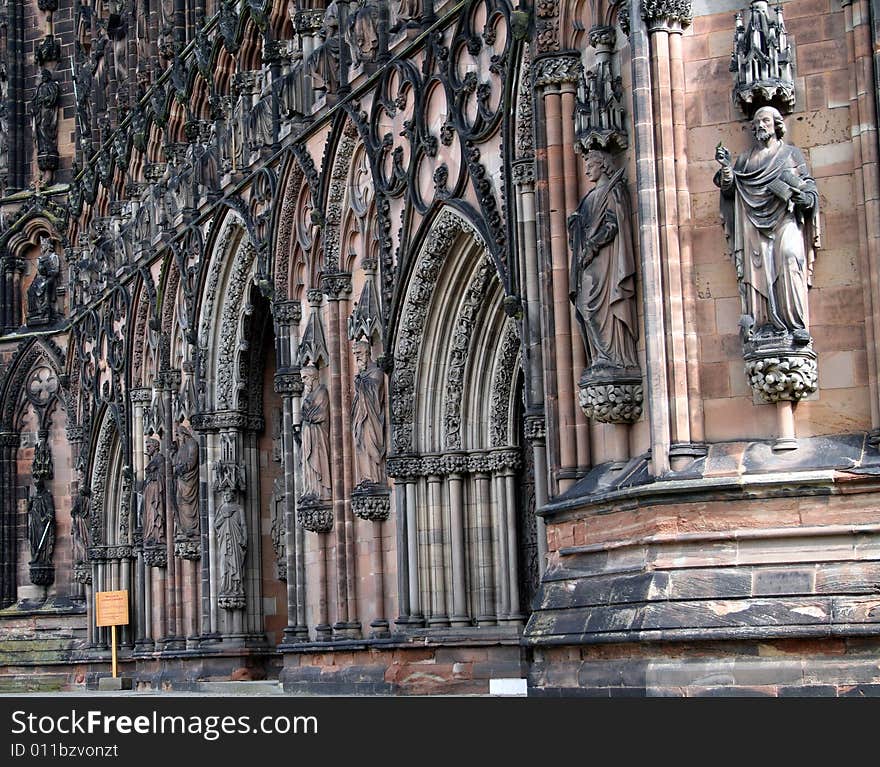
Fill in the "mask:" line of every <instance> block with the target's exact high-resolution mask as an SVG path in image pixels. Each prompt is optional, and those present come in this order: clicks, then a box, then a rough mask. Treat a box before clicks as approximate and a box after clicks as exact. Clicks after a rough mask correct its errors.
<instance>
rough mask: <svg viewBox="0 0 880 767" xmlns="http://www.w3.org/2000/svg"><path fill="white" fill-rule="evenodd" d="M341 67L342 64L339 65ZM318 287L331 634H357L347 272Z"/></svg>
mask: <svg viewBox="0 0 880 767" xmlns="http://www.w3.org/2000/svg"><path fill="white" fill-rule="evenodd" d="M343 70H344V67H343ZM321 287H322V290H323V291H324V294H325V295H326V296H327V301H328V303H329V306H328V318H329V333H328V335H329V338H328V339H327V340H328V342H329V349H328V351H329V352H330V386H329V387H328V388H329V390H330V414H331V419H330V424H331V427H330V444H331V445H332V449H331V460H332V464H333V466H332V471H331V474H332V476H333V509H334V513H333V517H334V520H335V523H334V527H335V530H334V533H335V539H336V610H337V622H336V623H335V624H334V625H333V631H334V634H336V635H338V636H342V637H345V638H355V637H358V636H360V632H361V624H360V621H358V620H357V618H356V616H355V614H354V612H353V610H354V608H355V604H354V602H355V599H354V596H355V595H354V561H353V548H352V545H353V541H351V538H352V537H353V535H354V523H353V521H352V518H351V517H352V515H351V504H350V501H349V500H348V498H349V497H350V495H351V485H352V482H351V454H350V450H351V438H350V437H351V435H350V429H349V428H348V427H346V426H344V425H343V423H344V421H346V420H347V415H345V416H344V415H343V414H347V413H348V412H350V410H351V404H350V401H349V406H348V408H347V409H346V408H345V403H346V401H348V400H349V399H350V398H349V397H348V396H347V395H346V393H345V390H346V389H348V386H347V385H345V386H343V381H346V382H347V381H348V380H350V377H348V376H346V370H345V369H346V368H347V362H348V355H347V353H346V354H345V355H344V359H343V353H342V350H343V339H344V333H345V331H344V327H345V321H346V318H347V317H348V314H349V310H348V300H347V296H349V295H351V274H349V273H347V272H337V273H332V274H325V275H324V276H323V277H322V280H321Z"/></svg>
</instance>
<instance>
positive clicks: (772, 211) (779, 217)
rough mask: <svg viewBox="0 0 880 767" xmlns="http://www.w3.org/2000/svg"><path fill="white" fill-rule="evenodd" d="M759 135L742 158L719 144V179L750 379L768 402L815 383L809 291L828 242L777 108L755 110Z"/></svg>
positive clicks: (815, 196)
mask: <svg viewBox="0 0 880 767" xmlns="http://www.w3.org/2000/svg"><path fill="white" fill-rule="evenodd" d="M752 133H753V135H754V142H753V146H752V148H751V149H750V150H749V151H747V152H744V153H743V154H741V155H740V156H739V157H738V158H737V159H736V161H735V162H733V160H732V158H731V155H730V152H729V151H728V150H727V149H726V148H724V147H723V146H719V147H718V149H717V150H716V154H715V157H716V159H717V160H718V162H719V164H720V165H721V169H720V170H719V171H718V173H716V175H715V183H716V185H717V186H719V187H720V189H721V213H722V218H723V220H724V228H725V235H726V237H727V242H728V246H729V248H730V251H731V254H732V257H733V262H734V267H735V269H736V276H737V281H738V283H739V288H740V299H741V308H742V315H741V318H740V322H739V325H740V334H741V336H742V339H743V352H744V356H745V359H746V360H747V365H746V367H747V373H748V376H749V379H750V382H751V383H752V386H753V388H754V389H755V391H756V392H757V393H758V394H759V395H760V396H761V397H763V398H765V399H768V398H775V399H795V400H796V399H800V398H801V397H803V396H806V394H809V393H811V392H812V391H814V390H815V388H816V381H815V353H814V352H813V350H812V338H811V336H810V330H809V300H808V290H809V288H810V285H811V284H812V274H813V263H814V261H815V254H816V250H817V249H818V248H819V246H820V244H821V243H820V238H819V233H820V225H819V192H818V190H817V188H816V182H815V181H814V180H813V178H812V176H811V175H810V170H809V168H808V166H807V163H806V160H805V158H804V155H803V153H802V152H801V151H800V149H798V148H797V147H794V146H791V145H789V144H786V143H785V142H784V140H783V137H784V136H785V122H784V120H783V117H782V115H781V114H780V113H779V111H778V110H777V109H776V108H775V107H761V108H760V109H759V110H758V111H757V112H756V113H755V116H754V118H753V119H752ZM780 387H781V388H780ZM771 401H775V400H772V399H771Z"/></svg>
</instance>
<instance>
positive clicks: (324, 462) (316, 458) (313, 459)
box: [301, 365, 330, 500]
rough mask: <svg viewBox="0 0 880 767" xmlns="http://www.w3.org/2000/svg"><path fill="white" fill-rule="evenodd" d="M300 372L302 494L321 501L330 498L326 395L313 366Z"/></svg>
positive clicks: (328, 403)
mask: <svg viewBox="0 0 880 767" xmlns="http://www.w3.org/2000/svg"><path fill="white" fill-rule="evenodd" d="M301 375H302V381H303V394H304V395H305V396H304V397H303V401H302V408H301V415H302V456H303V493H302V497H303V498H310V499H315V500H325V499H327V498H329V497H330V395H329V394H328V392H327V387H326V386H324V384H322V383H321V382H320V379H319V374H318V369H317V368H316V367H313V366H311V365H308V366H306V367H304V368H303V369H302V371H301Z"/></svg>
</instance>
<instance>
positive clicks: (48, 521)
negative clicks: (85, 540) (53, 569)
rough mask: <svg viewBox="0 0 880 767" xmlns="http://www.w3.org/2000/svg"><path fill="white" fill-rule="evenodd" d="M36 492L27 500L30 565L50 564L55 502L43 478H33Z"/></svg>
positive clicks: (53, 544) (53, 535) (53, 546)
mask: <svg viewBox="0 0 880 767" xmlns="http://www.w3.org/2000/svg"><path fill="white" fill-rule="evenodd" d="M34 487H35V488H36V492H35V493H34V495H33V496H31V499H30V500H29V501H28V541H29V543H30V545H31V561H30V564H31V565H51V564H52V552H53V551H54V550H55V502H54V501H53V500H52V493H50V492H49V489H48V488H47V487H46V483H45V481H44V480H43V479H41V478H37V479H35V480H34Z"/></svg>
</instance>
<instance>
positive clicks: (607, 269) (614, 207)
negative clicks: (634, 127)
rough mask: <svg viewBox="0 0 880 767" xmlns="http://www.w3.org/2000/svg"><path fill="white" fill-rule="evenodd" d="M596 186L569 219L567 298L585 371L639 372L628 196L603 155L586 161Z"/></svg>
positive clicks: (593, 155) (620, 175)
mask: <svg viewBox="0 0 880 767" xmlns="http://www.w3.org/2000/svg"><path fill="white" fill-rule="evenodd" d="M586 171H587V178H589V180H590V181H592V182H593V183H595V184H596V186H595V187H594V188H593V189H592V190H591V191H590V192H589V193H588V194H587V195H586V196H585V197H584V199H583V200H581V203H580V205H579V206H578V209H577V211H576V212H575V213H574V214H573V215H572V216H570V217H569V220H568V233H569V243H570V245H571V252H572V261H571V274H570V282H569V297H570V298H571V300H572V302H573V303H574V305H575V314H576V316H577V320H578V324H579V325H580V328H581V333H582V335H583V339H584V344H585V346H586V349H587V355H588V358H589V370H590V371H591V372H593V373H595V372H598V371H601V370H603V369H604V370H637V369H638V360H637V357H636V339H637V338H638V326H637V324H636V302H635V271H636V270H635V260H634V258H633V252H632V244H631V236H630V230H629V222H630V220H631V212H630V204H629V191H628V189H627V186H626V181H625V180H624V178H623V171H622V170H620V171H617V172H616V173H615V172H614V170H613V165H612V161H611V156H610V155H609V154H608V153H607V152H600V151H595V150H593V151H590V152H588V153H587V156H586Z"/></svg>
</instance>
